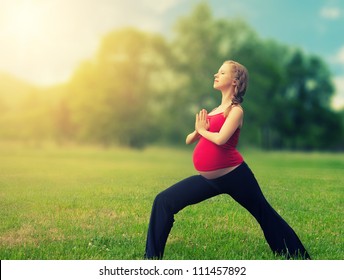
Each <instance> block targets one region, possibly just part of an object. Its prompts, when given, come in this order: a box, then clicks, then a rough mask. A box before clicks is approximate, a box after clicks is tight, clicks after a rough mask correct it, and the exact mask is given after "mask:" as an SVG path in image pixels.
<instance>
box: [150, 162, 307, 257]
mask: <svg viewBox="0 0 344 280" xmlns="http://www.w3.org/2000/svg"><path fill="white" fill-rule="evenodd" d="M219 194H229V195H230V196H231V197H232V198H233V199H234V200H236V201H237V202H238V203H239V204H240V205H242V206H243V207H245V208H246V209H247V210H248V211H249V212H250V213H251V214H252V215H253V216H254V218H255V219H256V220H257V222H258V223H259V225H260V227H261V229H262V230H263V233H264V236H265V239H266V241H267V243H268V244H269V246H270V248H271V250H272V251H273V252H274V253H276V254H278V255H283V256H285V257H286V258H288V259H290V258H297V259H300V258H301V259H310V256H309V255H308V253H307V251H306V249H305V248H304V246H303V245H302V243H301V241H300V239H299V238H298V236H297V235H296V233H295V232H294V230H293V229H292V228H291V227H290V226H289V225H288V224H287V223H286V221H285V220H283V218H282V217H281V216H280V215H279V214H278V213H277V212H276V211H275V210H274V209H273V208H272V207H271V206H270V204H269V203H268V202H267V200H266V199H265V197H264V195H263V193H262V191H261V189H260V187H259V185H258V183H257V180H256V179H255V177H254V174H253V173H252V171H251V170H250V168H249V167H248V166H247V164H246V163H245V162H244V163H242V164H241V165H240V166H238V167H237V168H236V169H234V170H233V171H231V172H229V173H227V174H226V175H224V176H221V177H219V178H216V179H211V180H210V179H206V178H204V177H202V176H201V175H195V176H191V177H189V178H186V179H184V180H182V181H180V182H178V183H177V184H175V185H173V186H171V187H169V188H167V189H166V190H164V191H162V192H161V193H159V194H158V195H157V196H156V198H155V200H154V203H153V207H152V212H151V217H150V222H149V228H148V234H147V241H146V252H145V258H146V259H162V258H163V254H164V249H165V245H166V241H167V238H168V235H169V233H170V231H171V228H172V226H173V222H174V215H175V214H177V213H178V212H179V211H180V210H182V209H183V208H184V207H186V206H188V205H192V204H196V203H199V202H201V201H204V200H206V199H208V198H211V197H214V196H216V195H219Z"/></svg>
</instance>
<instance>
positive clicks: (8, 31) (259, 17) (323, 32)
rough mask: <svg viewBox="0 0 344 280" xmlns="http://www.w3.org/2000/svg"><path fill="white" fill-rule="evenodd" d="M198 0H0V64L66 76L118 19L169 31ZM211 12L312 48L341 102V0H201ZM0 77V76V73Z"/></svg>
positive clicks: (35, 78)
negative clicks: (324, 64) (327, 67)
mask: <svg viewBox="0 0 344 280" xmlns="http://www.w3.org/2000/svg"><path fill="white" fill-rule="evenodd" d="M199 2H200V1H199V0H163V1H161V0H87V1H85V0H0V71H2V72H7V73H10V74H12V75H14V76H17V77H19V78H21V79H24V80H26V81H28V82H31V83H33V84H37V85H43V86H48V85H54V84H58V83H62V82H65V81H67V80H68V78H69V77H70V75H71V74H72V73H73V72H74V70H75V69H76V67H77V66H78V65H79V64H80V63H81V62H82V61H84V60H87V59H89V58H91V57H92V56H93V55H94V54H95V52H96V51H97V49H98V47H99V43H100V40H101V38H102V37H103V36H104V35H105V34H107V33H108V32H110V31H112V30H114V29H118V28H122V27H124V26H134V27H137V28H139V29H141V30H146V31H149V32H157V33H161V34H165V35H167V36H168V34H171V33H172V32H173V26H174V23H175V22H176V20H177V19H178V18H180V17H181V16H184V15H188V14H190V12H191V11H192V9H193V7H194V6H195V5H197V4H198V3H199ZM203 2H207V3H208V5H209V6H210V7H211V9H212V11H213V15H214V16H215V17H220V18H228V19H232V18H236V17H240V18H243V19H244V20H245V21H247V22H248V23H249V24H250V26H251V27H252V28H253V29H254V30H255V31H256V32H257V34H258V35H259V36H260V37H261V38H266V39H270V38H271V39H274V40H276V41H278V42H280V43H283V44H286V45H291V46H296V47H299V48H301V49H302V50H304V51H305V52H306V53H309V54H314V55H319V56H321V57H322V58H323V59H324V60H325V62H326V63H327V64H328V66H329V68H330V71H331V72H332V73H333V82H334V84H335V86H336V94H335V96H334V99H333V106H334V107H335V108H339V107H343V106H344V35H343V34H344V1H342V0H209V1H203ZM0 82H1V81H0Z"/></svg>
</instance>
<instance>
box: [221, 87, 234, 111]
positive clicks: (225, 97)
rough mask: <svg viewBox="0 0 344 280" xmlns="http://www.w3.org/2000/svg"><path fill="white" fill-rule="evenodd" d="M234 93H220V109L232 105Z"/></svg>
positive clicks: (229, 91)
mask: <svg viewBox="0 0 344 280" xmlns="http://www.w3.org/2000/svg"><path fill="white" fill-rule="evenodd" d="M233 96H234V92H233V91H231V90H228V91H222V100H221V105H220V106H221V107H228V106H229V105H231V103H232V99H233Z"/></svg>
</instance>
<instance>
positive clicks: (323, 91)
mask: <svg viewBox="0 0 344 280" xmlns="http://www.w3.org/2000/svg"><path fill="white" fill-rule="evenodd" d="M228 59H232V60H236V61H238V62H240V63H242V64H243V65H245V66H246V67H247V68H248V70H249V74H250V78H249V79H250V80H249V86H248V90H247V93H246V95H245V99H244V102H243V104H242V105H243V107H244V109H245V125H244V128H243V132H242V133H243V134H244V136H243V137H242V139H241V145H250V146H255V147H261V148H265V149H299V150H315V149H317V150H334V149H336V150H337V149H343V148H344V143H343V142H344V141H343V139H344V132H343V131H344V121H343V120H344V117H343V116H344V114H343V111H344V110H342V111H341V112H337V111H334V110H333V109H332V108H331V106H330V102H331V97H332V96H333V94H334V86H333V84H332V81H331V73H330V71H329V69H328V66H327V65H326V64H325V63H324V61H323V60H322V59H321V58H320V57H318V56H316V55H312V54H307V53H305V52H303V51H302V50H300V49H298V48H295V47H293V46H288V45H284V44H281V43H278V42H276V41H273V40H263V39H261V38H260V37H259V36H258V35H257V33H256V32H255V31H254V29H253V28H252V27H250V26H249V25H248V24H247V23H246V22H244V21H243V20H240V19H219V18H214V16H213V15H212V12H211V10H210V8H209V7H208V6H207V4H204V3H203V4H200V5H198V6H197V7H195V9H194V10H193V11H192V12H191V14H189V15H187V16H184V17H182V18H180V19H178V21H177V22H176V24H175V26H174V33H173V36H172V37H168V38H167V37H164V36H163V35H161V34H152V33H148V32H143V31H140V30H138V29H136V28H125V29H120V30H114V31H112V32H110V33H109V34H107V35H106V36H105V37H104V38H103V39H102V42H101V45H100V47H99V49H98V51H97V53H96V55H95V56H94V57H92V58H90V59H89V60H87V61H85V62H83V63H82V64H81V65H79V67H78V69H76V71H75V72H74V74H73V75H72V77H71V78H70V80H69V81H68V82H67V83H66V84H61V85H57V86H55V87H52V88H48V89H47V88H46V89H41V88H36V87H32V88H30V90H29V94H26V95H23V97H22V98H21V99H20V101H17V102H14V103H15V106H12V107H11V106H10V105H8V104H5V102H4V101H3V98H1V97H2V96H3V95H0V109H1V108H2V113H1V115H0V128H1V131H0V138H2V139H35V140H36V141H41V140H46V139H54V140H56V141H58V142H60V143H63V142H66V141H73V142H78V143H97V144H102V145H126V146H130V147H135V148H141V147H144V146H146V145H151V144H155V143H164V144H170V145H176V144H183V143H184V140H185V136H186V134H187V133H189V132H190V131H191V130H193V129H194V116H195V114H196V112H198V111H199V110H200V109H202V108H206V109H207V110H211V109H212V108H214V107H215V106H217V105H218V104H219V102H220V100H221V96H220V95H221V94H220V93H219V92H217V91H215V90H214V89H213V88H212V85H213V74H214V73H215V72H217V70H218V68H219V67H220V66H221V64H222V62H223V61H225V60H228ZM6 90H7V91H6V93H8V94H11V92H10V89H9V88H8V87H7V89H6ZM12 90H15V89H12Z"/></svg>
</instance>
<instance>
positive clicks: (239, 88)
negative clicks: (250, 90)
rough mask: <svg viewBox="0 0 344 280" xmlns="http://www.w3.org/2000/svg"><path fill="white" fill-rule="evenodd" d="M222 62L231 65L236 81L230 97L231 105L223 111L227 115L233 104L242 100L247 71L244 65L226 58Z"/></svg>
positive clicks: (245, 86)
mask: <svg viewBox="0 0 344 280" xmlns="http://www.w3.org/2000/svg"><path fill="white" fill-rule="evenodd" d="M224 63H228V64H231V65H232V71H233V73H234V79H236V81H237V83H236V86H235V89H234V96H233V99H232V103H231V105H230V106H229V107H228V108H227V109H226V111H225V112H224V115H225V117H227V116H228V114H229V111H230V110H231V108H232V106H233V105H239V104H241V103H242V102H243V101H244V98H243V96H244V95H245V93H246V89H247V84H248V71H247V69H246V67H245V66H243V65H241V64H240V63H238V62H236V61H233V60H226V61H225V62H224Z"/></svg>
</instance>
